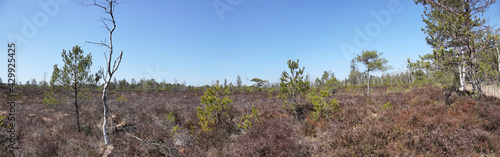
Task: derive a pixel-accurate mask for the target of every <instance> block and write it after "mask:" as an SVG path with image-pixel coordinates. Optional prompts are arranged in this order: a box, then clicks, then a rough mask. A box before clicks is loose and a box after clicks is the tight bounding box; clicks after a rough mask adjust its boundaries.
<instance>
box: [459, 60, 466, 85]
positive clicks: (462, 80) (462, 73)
mask: <svg viewBox="0 0 500 157" xmlns="http://www.w3.org/2000/svg"><path fill="white" fill-rule="evenodd" d="M458 71H459V76H460V88H459V89H460V91H465V66H464V64H463V63H460V65H459V66H458Z"/></svg>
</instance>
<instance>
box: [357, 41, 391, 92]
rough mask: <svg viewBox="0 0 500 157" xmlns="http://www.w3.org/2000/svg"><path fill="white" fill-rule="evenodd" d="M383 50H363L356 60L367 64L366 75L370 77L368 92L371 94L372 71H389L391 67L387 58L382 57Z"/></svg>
mask: <svg viewBox="0 0 500 157" xmlns="http://www.w3.org/2000/svg"><path fill="white" fill-rule="evenodd" d="M380 56H382V52H380V53H377V51H376V50H371V51H363V52H361V55H358V56H356V58H355V59H356V61H357V62H361V63H363V64H364V65H365V66H366V71H365V73H366V76H367V77H368V78H367V79H368V81H367V82H368V83H367V86H368V90H367V93H368V94H370V72H375V71H387V70H388V69H389V68H390V67H389V66H387V65H386V64H387V60H386V59H385V58H380Z"/></svg>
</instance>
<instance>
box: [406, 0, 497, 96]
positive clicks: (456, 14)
mask: <svg viewBox="0 0 500 157" xmlns="http://www.w3.org/2000/svg"><path fill="white" fill-rule="evenodd" d="M494 2H495V0H467V1H458V0H415V3H417V4H422V5H423V6H425V10H424V16H423V17H424V18H423V21H424V23H425V24H426V26H425V28H423V29H422V30H423V31H424V32H425V33H426V34H427V35H428V36H427V38H426V40H427V43H428V44H429V45H431V46H432V47H433V48H434V50H433V53H432V54H429V55H426V56H425V57H424V59H427V60H430V61H432V63H433V64H434V65H435V68H436V70H438V71H439V73H438V74H439V75H441V76H443V77H441V78H445V79H449V80H455V81H452V82H453V84H457V83H456V82H457V80H460V85H461V87H462V88H463V86H464V85H465V78H469V80H470V81H471V82H472V85H473V88H474V91H475V92H476V93H478V94H480V93H481V92H482V91H481V82H483V80H484V76H485V75H488V73H489V72H490V71H487V70H485V69H487V68H488V67H487V66H491V65H488V63H487V62H485V60H487V58H488V54H491V53H493V47H492V46H491V45H489V44H486V43H485V42H490V41H491V40H498V35H491V36H489V35H488V31H487V27H486V22H485V20H484V18H482V15H483V14H484V13H485V12H486V11H487V10H488V8H489V6H490V5H492V4H493V3H494ZM485 37H486V38H485ZM490 64H491V63H490ZM447 72H451V76H455V78H449V77H446V76H449V75H447V74H446V73H447ZM466 76H467V77H466ZM456 78H459V79H456Z"/></svg>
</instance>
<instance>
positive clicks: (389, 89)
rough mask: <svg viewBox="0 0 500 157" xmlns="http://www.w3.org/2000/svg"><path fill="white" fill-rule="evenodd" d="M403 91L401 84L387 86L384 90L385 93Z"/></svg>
mask: <svg viewBox="0 0 500 157" xmlns="http://www.w3.org/2000/svg"><path fill="white" fill-rule="evenodd" d="M403 91H404V88H403V86H401V85H400V84H398V85H396V86H389V88H387V90H386V91H385V92H386V93H401V92H403Z"/></svg>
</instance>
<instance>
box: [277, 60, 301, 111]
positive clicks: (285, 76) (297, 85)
mask: <svg viewBox="0 0 500 157" xmlns="http://www.w3.org/2000/svg"><path fill="white" fill-rule="evenodd" d="M287 64H288V68H290V73H288V72H286V71H283V73H282V74H281V78H280V80H281V83H280V94H279V95H278V96H279V97H280V98H282V99H284V100H285V104H288V106H289V107H290V108H291V109H292V110H293V112H294V115H295V118H296V119H298V115H297V110H298V107H299V104H298V103H297V98H298V97H302V96H303V95H304V93H305V92H306V91H307V90H308V89H309V82H307V81H304V76H303V73H304V69H305V67H302V68H299V60H298V59H297V62H295V61H292V60H288V62H287Z"/></svg>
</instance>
